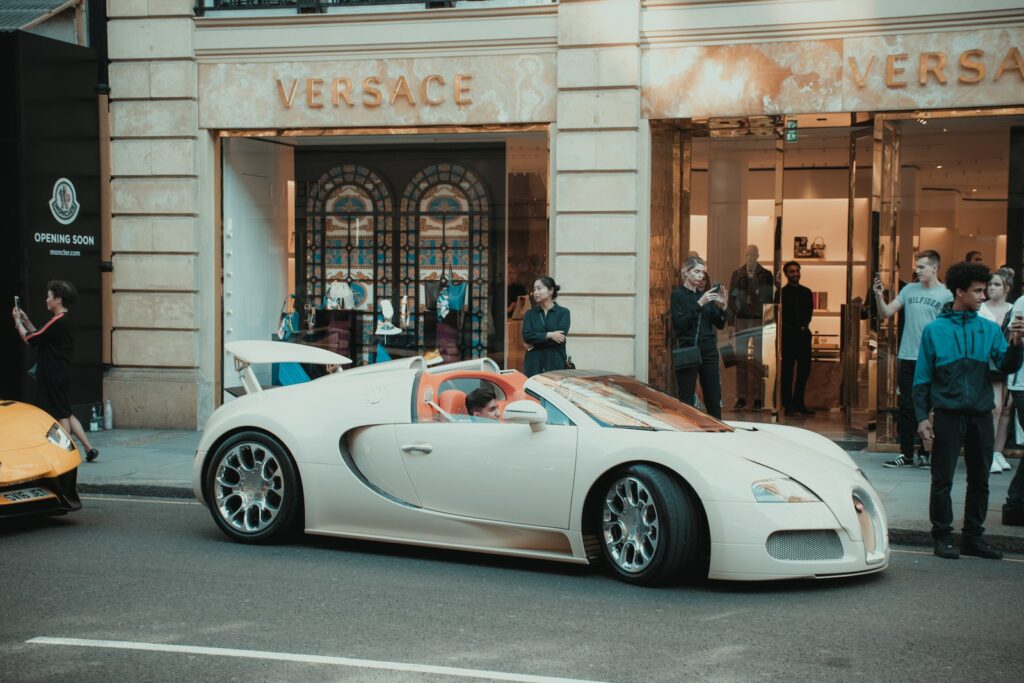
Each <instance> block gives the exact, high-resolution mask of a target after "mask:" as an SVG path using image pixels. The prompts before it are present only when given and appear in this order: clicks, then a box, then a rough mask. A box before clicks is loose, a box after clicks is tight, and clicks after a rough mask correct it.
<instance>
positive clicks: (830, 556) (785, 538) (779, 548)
mask: <svg viewBox="0 0 1024 683" xmlns="http://www.w3.org/2000/svg"><path fill="white" fill-rule="evenodd" d="M765 546H766V547H767V549H768V554H769V555H771V556H772V557H774V558H775V559H776V560H792V561H797V562H813V561H816V560H840V559H842V557H843V543H842V541H840V540H839V534H837V533H836V532H835V531H832V530H831V529H825V530H806V531H776V532H775V533H774V534H772V535H771V536H769V537H768V542H767V543H766V544H765Z"/></svg>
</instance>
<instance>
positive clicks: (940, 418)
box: [914, 263, 1024, 560]
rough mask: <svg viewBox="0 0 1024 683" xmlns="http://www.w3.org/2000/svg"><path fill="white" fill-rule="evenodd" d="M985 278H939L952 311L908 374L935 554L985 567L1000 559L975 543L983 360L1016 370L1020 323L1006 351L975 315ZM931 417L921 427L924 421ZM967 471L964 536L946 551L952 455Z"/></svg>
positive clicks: (982, 486) (988, 438)
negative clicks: (926, 448) (927, 480)
mask: <svg viewBox="0 0 1024 683" xmlns="http://www.w3.org/2000/svg"><path fill="white" fill-rule="evenodd" d="M988 279H989V271H988V268H986V267H985V266H983V265H981V264H978V263H957V264H955V265H953V266H951V267H950V268H949V271H948V272H947V273H946V286H947V287H948V288H949V291H950V292H952V293H953V304H952V307H951V308H949V309H946V310H945V311H943V312H942V313H941V314H940V315H939V317H938V318H936V319H935V320H933V321H932V322H930V323H928V325H927V326H926V327H925V328H924V334H923V336H922V339H921V350H920V352H919V353H918V357H917V367H916V368H915V372H914V412H915V413H916V416H917V422H918V426H917V431H918V433H919V434H920V435H921V438H922V439H927V440H932V441H933V446H932V470H931V471H932V486H931V500H930V502H929V506H928V514H929V517H930V518H931V523H932V538H933V539H934V540H935V554H936V555H938V556H939V557H944V558H947V559H953V560H955V559H957V558H958V557H960V553H963V554H964V555H976V556H978V557H985V558H988V559H992V560H999V559H1002V557H1003V554H1002V553H1001V552H999V551H998V550H996V549H995V548H993V547H992V546H990V545H989V544H988V543H987V542H986V541H985V539H984V538H983V537H982V533H984V531H985V527H984V526H983V525H984V523H985V513H986V512H987V510H988V472H989V468H990V467H991V466H992V442H993V440H994V435H993V427H992V408H993V407H994V403H993V396H992V386H991V384H990V383H989V379H988V369H989V361H991V362H992V363H994V364H995V366H996V367H997V368H998V369H999V372H1000V373H1002V374H1009V373H1013V372H1016V371H1017V369H1018V368H1020V366H1021V358H1022V354H1021V340H1022V334H1024V320H1017V319H1015V320H1014V322H1013V323H1012V324H1011V325H1010V327H1009V334H1010V346H1009V347H1007V343H1006V339H1005V338H1004V337H1003V333H1002V330H1001V329H1000V328H999V325H997V324H995V323H994V322H992V321H990V320H985V319H984V318H981V317H979V316H978V309H979V308H980V307H981V303H982V301H984V300H985V287H986V284H987V283H988ZM932 411H934V417H933V418H932V419H931V420H929V417H928V416H929V414H930V413H932ZM961 447H962V448H963V451H964V462H965V464H966V466H967V496H966V500H965V501H964V534H963V540H962V542H961V544H960V549H959V550H958V549H957V547H956V546H955V545H954V544H953V502H952V500H951V498H950V489H951V488H952V486H953V473H954V471H955V470H956V461H957V458H958V457H959V455H960V449H961Z"/></svg>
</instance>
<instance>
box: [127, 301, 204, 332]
mask: <svg viewBox="0 0 1024 683" xmlns="http://www.w3.org/2000/svg"><path fill="white" fill-rule="evenodd" d="M198 308H199V301H198V297H197V296H196V295H195V294H190V293H185V292H114V295H113V325H114V327H150V328H151V327H158V328H165V329H167V328H177V329H184V330H194V329H196V327H197V326H198V325H197V313H198Z"/></svg>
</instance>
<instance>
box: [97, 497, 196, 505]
mask: <svg viewBox="0 0 1024 683" xmlns="http://www.w3.org/2000/svg"><path fill="white" fill-rule="evenodd" d="M79 498H81V499H82V500H113V501H117V502H118V503H157V504H159V505H201V503H200V502H199V501H197V500H162V499H157V498H126V497H124V496H79Z"/></svg>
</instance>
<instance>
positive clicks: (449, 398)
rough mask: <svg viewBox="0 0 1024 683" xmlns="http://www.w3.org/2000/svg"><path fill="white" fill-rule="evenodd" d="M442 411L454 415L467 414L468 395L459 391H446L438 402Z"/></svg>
mask: <svg viewBox="0 0 1024 683" xmlns="http://www.w3.org/2000/svg"><path fill="white" fill-rule="evenodd" d="M437 405H439V406H441V410H443V411H445V412H446V413H451V414H452V415H465V414H466V394H465V392H462V391H459V390H458V389H446V390H445V391H442V392H441V396H440V397H439V398H438V400H437Z"/></svg>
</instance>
